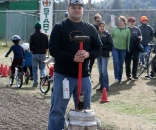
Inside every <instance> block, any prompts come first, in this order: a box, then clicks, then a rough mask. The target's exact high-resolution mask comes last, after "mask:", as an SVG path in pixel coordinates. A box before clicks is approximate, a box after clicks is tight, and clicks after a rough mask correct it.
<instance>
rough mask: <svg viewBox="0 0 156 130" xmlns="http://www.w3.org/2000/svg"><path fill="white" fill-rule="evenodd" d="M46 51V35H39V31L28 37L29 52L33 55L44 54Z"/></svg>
mask: <svg viewBox="0 0 156 130" xmlns="http://www.w3.org/2000/svg"><path fill="white" fill-rule="evenodd" d="M47 49H48V37H47V35H46V34H44V33H41V32H40V31H39V30H35V32H34V33H33V34H32V35H31V36H30V51H31V52H33V54H46V50H47Z"/></svg>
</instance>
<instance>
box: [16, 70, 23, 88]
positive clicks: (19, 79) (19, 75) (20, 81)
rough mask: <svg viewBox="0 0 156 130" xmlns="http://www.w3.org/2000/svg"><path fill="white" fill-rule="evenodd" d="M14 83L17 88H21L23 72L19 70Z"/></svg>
mask: <svg viewBox="0 0 156 130" xmlns="http://www.w3.org/2000/svg"><path fill="white" fill-rule="evenodd" d="M16 85H17V88H21V87H22V85H23V74H22V73H21V72H19V73H18V74H17V77H16Z"/></svg>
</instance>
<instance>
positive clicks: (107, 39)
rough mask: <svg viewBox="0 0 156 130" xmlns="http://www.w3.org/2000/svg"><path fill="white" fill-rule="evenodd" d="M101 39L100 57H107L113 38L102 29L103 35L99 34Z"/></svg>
mask: <svg viewBox="0 0 156 130" xmlns="http://www.w3.org/2000/svg"><path fill="white" fill-rule="evenodd" d="M101 41H102V53H101V56H102V57H109V52H110V51H111V50H112V47H113V40H112V37H111V34H110V33H109V32H108V31H104V32H103V35H102V36H101Z"/></svg>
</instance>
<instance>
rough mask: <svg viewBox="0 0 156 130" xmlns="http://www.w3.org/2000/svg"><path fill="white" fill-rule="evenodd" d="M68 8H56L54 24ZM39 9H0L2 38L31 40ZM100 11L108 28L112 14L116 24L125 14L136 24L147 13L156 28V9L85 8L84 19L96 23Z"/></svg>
mask: <svg viewBox="0 0 156 130" xmlns="http://www.w3.org/2000/svg"><path fill="white" fill-rule="evenodd" d="M65 12H66V10H54V11H53V14H52V16H53V17H52V18H53V24H55V23H57V22H58V21H60V20H62V19H64V13H65ZM39 13H40V12H39V11H38V10H33V11H30V10H29V11H28V10H26V11H24V10H18V11H13V10H7V11H0V19H1V22H0V38H1V39H5V40H6V42H8V41H10V40H11V37H12V36H13V35H15V34H17V35H19V36H20V37H21V39H22V42H29V37H30V35H31V34H32V33H33V32H34V23H35V22H36V21H37V20H39ZM96 13H99V14H100V15H101V16H102V19H103V20H104V21H105V22H106V29H108V30H109V31H111V30H112V27H111V15H114V16H115V24H116V25H117V21H118V17H119V16H120V15H123V16H125V17H127V18H128V17H129V16H134V17H136V20H137V21H136V26H138V25H139V24H140V17H141V16H143V15H146V16H147V17H148V19H149V24H150V25H151V26H152V27H153V28H154V29H156V10H134V9H133V10H85V11H84V14H83V20H84V21H87V22H90V23H91V24H93V23H94V19H93V17H94V15H95V14H96Z"/></svg>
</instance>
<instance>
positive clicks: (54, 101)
mask: <svg viewBox="0 0 156 130" xmlns="http://www.w3.org/2000/svg"><path fill="white" fill-rule="evenodd" d="M64 78H67V79H68V80H69V90H70V97H71V95H72V94H73V100H74V105H75V108H77V94H78V93H77V83H78V79H77V78H72V77H68V76H65V75H61V74H58V73H54V81H53V93H52V96H51V108H50V113H49V121H48V130H62V129H63V128H64V121H65V119H64V116H65V113H66V108H67V105H68V103H69V100H70V99H63V89H62V88H63V86H62V81H63V80H64ZM91 88H92V85H91V80H90V77H89V76H88V77H85V78H82V92H84V91H85V93H84V96H85V100H84V109H87V108H90V102H91V91H92V89H91Z"/></svg>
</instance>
